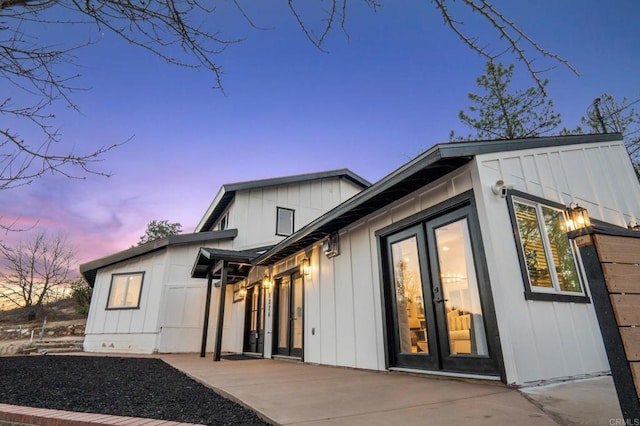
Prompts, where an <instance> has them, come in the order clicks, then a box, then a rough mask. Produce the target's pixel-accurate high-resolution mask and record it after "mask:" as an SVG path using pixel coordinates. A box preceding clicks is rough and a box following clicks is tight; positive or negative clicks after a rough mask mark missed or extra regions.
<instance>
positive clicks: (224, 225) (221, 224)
mask: <svg viewBox="0 0 640 426" xmlns="http://www.w3.org/2000/svg"><path fill="white" fill-rule="evenodd" d="M228 222H229V212H226V213H225V214H224V215H223V216H222V218H221V219H220V221H219V222H218V225H217V226H216V227H215V229H216V230H217V231H224V230H225V229H227V226H228Z"/></svg>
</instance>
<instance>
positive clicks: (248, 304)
mask: <svg viewBox="0 0 640 426" xmlns="http://www.w3.org/2000/svg"><path fill="white" fill-rule="evenodd" d="M243 351H244V352H252V353H260V354H261V353H263V352H264V291H263V290H262V288H261V286H260V285H255V286H253V287H249V288H248V289H247V295H246V299H245V321H244V345H243Z"/></svg>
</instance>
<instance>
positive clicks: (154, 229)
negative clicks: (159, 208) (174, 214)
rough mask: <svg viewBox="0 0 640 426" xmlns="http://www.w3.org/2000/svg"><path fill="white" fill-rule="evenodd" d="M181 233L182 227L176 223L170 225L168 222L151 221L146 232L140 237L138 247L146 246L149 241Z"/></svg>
mask: <svg viewBox="0 0 640 426" xmlns="http://www.w3.org/2000/svg"><path fill="white" fill-rule="evenodd" d="M181 232H182V225H181V224H180V223H178V222H175V223H170V222H169V221H168V220H152V221H151V222H149V224H148V225H147V230H146V231H145V233H144V235H142V236H141V237H140V241H138V245H139V246H140V245H142V244H146V243H149V242H151V241H155V240H159V239H161V238H165V237H168V236H169V235H176V234H179V233H181Z"/></svg>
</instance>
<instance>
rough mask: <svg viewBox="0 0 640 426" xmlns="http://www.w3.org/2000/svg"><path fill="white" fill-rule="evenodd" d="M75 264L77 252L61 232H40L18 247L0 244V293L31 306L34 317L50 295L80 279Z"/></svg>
mask: <svg viewBox="0 0 640 426" xmlns="http://www.w3.org/2000/svg"><path fill="white" fill-rule="evenodd" d="M74 265H75V252H74V250H73V249H71V248H70V247H69V246H68V243H67V239H66V237H65V236H62V235H57V236H55V237H53V238H50V237H48V236H47V234H46V233H45V232H39V233H37V234H36V235H35V236H34V237H33V238H32V239H29V240H25V241H23V242H19V243H17V244H16V245H15V247H9V246H7V245H5V244H2V243H0V291H2V294H0V296H2V297H4V298H5V299H7V300H9V301H10V302H12V303H14V304H16V305H17V306H21V307H26V308H29V318H28V319H29V320H33V319H35V316H36V312H37V311H38V310H40V309H42V307H43V304H44V303H45V302H46V301H47V298H48V297H50V296H51V295H53V294H54V293H55V292H56V291H57V290H59V289H61V288H62V287H64V286H71V284H73V283H74V282H75V281H77V279H78V277H76V276H74Z"/></svg>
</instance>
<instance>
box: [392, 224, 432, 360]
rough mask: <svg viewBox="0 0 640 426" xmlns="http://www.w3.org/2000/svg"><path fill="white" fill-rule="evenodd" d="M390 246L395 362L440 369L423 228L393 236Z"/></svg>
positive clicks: (408, 230) (393, 354)
mask: <svg viewBox="0 0 640 426" xmlns="http://www.w3.org/2000/svg"><path fill="white" fill-rule="evenodd" d="M387 245H388V258H387V265H388V273H389V276H390V278H391V283H392V285H391V286H390V287H391V288H389V289H387V296H388V297H389V300H390V301H391V305H392V306H391V307H392V309H391V312H393V313H392V314H391V315H392V318H391V321H390V329H391V330H390V331H391V333H390V334H391V337H392V339H391V340H392V342H393V347H394V350H393V353H392V354H391V355H392V358H393V361H392V362H393V363H395V364H397V365H400V366H405V367H418V368H437V365H438V350H437V346H436V340H435V338H434V336H436V329H435V322H434V313H433V307H432V305H431V303H429V302H430V300H431V297H430V293H431V290H430V283H429V281H428V276H429V274H428V269H427V268H426V258H425V257H424V252H425V248H426V246H425V241H424V233H423V230H422V227H421V226H414V227H412V228H409V229H406V230H404V231H402V232H398V233H396V234H394V235H392V236H390V237H389V238H387ZM425 296H426V297H425ZM425 302H426V303H425Z"/></svg>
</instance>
